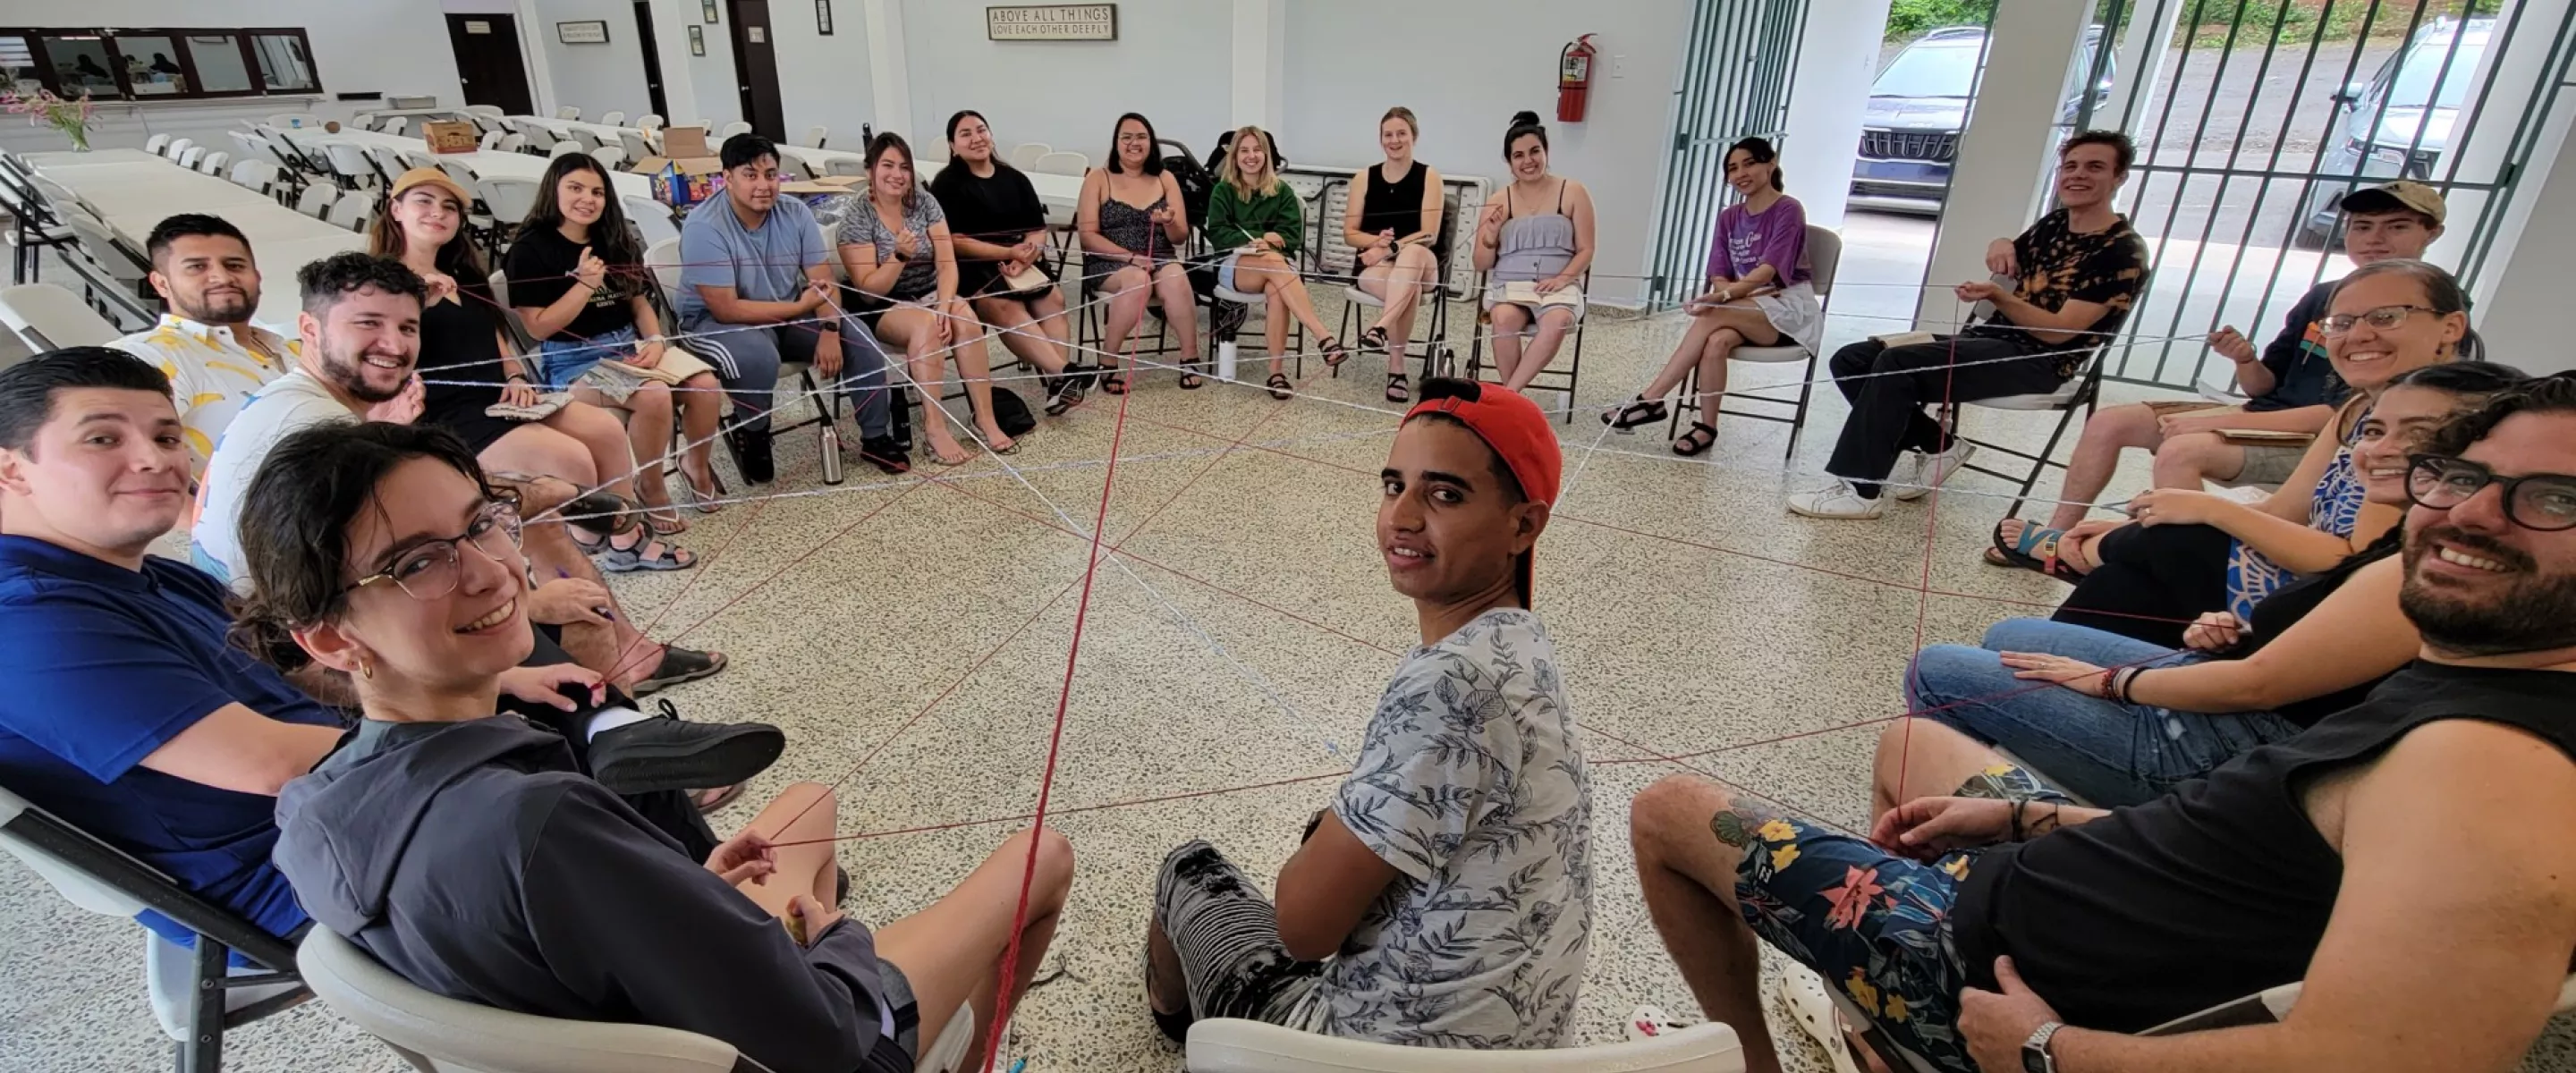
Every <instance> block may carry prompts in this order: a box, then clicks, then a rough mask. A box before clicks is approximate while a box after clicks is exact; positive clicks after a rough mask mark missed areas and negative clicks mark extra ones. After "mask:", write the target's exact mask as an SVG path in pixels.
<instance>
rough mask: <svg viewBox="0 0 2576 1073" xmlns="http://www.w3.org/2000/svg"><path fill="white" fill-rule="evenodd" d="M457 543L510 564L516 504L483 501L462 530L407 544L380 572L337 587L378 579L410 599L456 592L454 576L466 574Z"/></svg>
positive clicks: (353, 587)
mask: <svg viewBox="0 0 2576 1073" xmlns="http://www.w3.org/2000/svg"><path fill="white" fill-rule="evenodd" d="M460 544H470V545H472V546H473V548H474V552H475V554H478V555H481V556H482V557H484V558H486V559H490V560H492V561H493V562H495V563H499V564H501V565H502V566H505V567H506V566H509V565H510V560H509V559H508V558H506V556H511V555H515V554H517V553H518V551H519V508H518V506H517V505H516V504H513V503H509V502H499V501H496V502H493V503H489V504H485V505H484V507H483V509H482V510H479V511H476V512H475V513H474V520H473V521H471V522H468V523H466V526H465V531H464V532H462V533H459V534H457V535H455V536H452V537H449V538H447V539H445V540H431V541H426V542H423V543H420V544H415V545H413V546H411V547H409V548H406V549H404V550H403V553H402V554H401V555H400V556H397V557H396V558H395V559H394V562H393V565H392V566H389V567H386V568H385V570H384V571H383V572H382V573H376V574H369V575H367V576H365V577H362V578H359V579H358V580H357V581H355V582H353V583H351V584H350V585H349V587H348V588H346V589H342V590H340V591H342V592H355V591H357V590H359V589H363V588H366V587H367V586H369V585H373V584H375V583H377V582H379V581H390V582H393V583H394V587H395V588H398V589H401V590H402V591H403V595H406V596H409V597H411V598H412V599H415V600H435V599H438V598H439V597H441V596H445V595H447V594H448V593H451V592H455V591H456V583H457V580H458V579H459V578H461V577H463V576H464V575H465V571H464V569H463V564H462V563H461V562H460V561H459V560H458V554H459V553H458V552H457V550H456V549H457V546H458V545H460Z"/></svg>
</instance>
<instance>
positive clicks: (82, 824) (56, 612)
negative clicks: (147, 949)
mask: <svg viewBox="0 0 2576 1073" xmlns="http://www.w3.org/2000/svg"><path fill="white" fill-rule="evenodd" d="M231 628H232V616H231V615H229V614H227V613H226V612H225V611H224V590H223V587H222V586H221V585H219V584H217V583H216V582H215V580H214V579H213V578H210V577H207V576H206V575H205V574H202V573H199V572H198V571H197V570H196V569H195V568H193V567H188V566H183V565H180V564H178V563H175V562H171V561H169V560H167V559H158V558H146V559H145V560H144V561H143V569H142V570H141V571H139V572H138V571H133V570H127V569H125V568H124V567H121V566H117V565H115V564H113V563H109V562H104V561H102V560H99V559H93V558H91V557H89V556H87V555H83V554H80V553H79V552H75V551H70V550H66V549H64V548H60V547H57V546H55V545H52V544H48V543H46V542H44V541H41V540H36V539H33V538H30V537H19V536H0V638H7V643H5V644H0V683H5V685H6V688H0V785H5V786H7V787H8V788H9V789H10V790H11V791H13V792H15V793H17V794H18V795H19V796H21V797H24V798H26V799H27V800H28V801H29V802H30V803H32V804H34V805H35V806H36V807H38V808H41V809H44V810H45V811H47V812H50V813H53V814H54V815H56V816H59V817H61V818H62V819H63V820H64V821H65V822H68V823H70V824H72V825H74V826H76V827H79V828H81V829H82V830H84V831H87V832H89V833H90V834H92V835H95V836H97V837H99V838H100V839H103V840H105V841H107V842H108V843H109V844H111V845H114V846H116V847H117V848H118V849H122V850H124V851H125V852H127V853H130V854H133V855H134V856H135V857H137V858H140V859H141V860H143V861H144V862H145V863H147V864H150V865H151V866H153V867H154V868H158V869H160V870H161V871H162V872H163V873H165V874H167V875H169V876H170V877H171V878H173V879H176V880H178V881H179V883H180V884H181V885H183V886H185V887H188V888H189V889H191V890H193V891H195V892H197V893H198V894H199V895H201V896H203V897H205V898H207V899H208V900H210V901H213V902H215V903H216V904H218V905H222V906H225V907H227V908H230V909H231V910H232V911H234V912H236V913H239V914H241V915H242V916H244V917H247V918H249V919H250V921H251V922H252V923H255V924H258V925H259V926H260V927H262V928H265V929H267V930H268V931H269V932H271V933H272V934H276V935H280V936H283V935H286V934H287V933H289V932H292V931H294V930H295V929H296V928H297V927H300V926H301V925H302V924H303V923H304V920H305V915H304V909H303V907H301V906H299V905H297V904H296V901H295V892H294V891H293V890H291V889H289V888H288V887H287V885H286V877H285V876H283V875H281V874H279V872H278V871H277V869H276V867H275V866H273V865H271V864H270V863H269V860H268V851H269V849H270V847H272V846H274V845H276V844H277V822H276V811H277V799H276V798H273V797H267V796H263V795H260V794H245V793H236V792H233V791H231V790H220V789H216V788H215V787H212V786H207V785H204V784H202V783H194V782H189V781H188V780H186V779H180V778H174V777H172V776H169V775H164V774H161V773H160V772H157V771H152V770H150V769H147V768H144V767H142V766H141V764H142V760H143V758H144V757H146V756H149V755H151V754H152V752H153V750H156V749H159V748H160V747H161V746H162V745H164V744H166V743H168V742H169V740H170V739H172V738H174V737H177V736H178V735H179V733H180V732H181V731H184V730H186V729H188V728H189V727H190V726H192V725H195V723H196V722H197V720H199V719H203V718H205V717H206V716H208V715H210V714H212V713H213V712H214V711H215V710H216V709H218V708H221V707H223V706H224V705H227V704H233V703H240V704H242V705H244V706H245V707H248V708H249V709H250V710H252V711H255V712H258V713H260V714H262V715H265V716H268V717H269V718H271V719H277V720H281V721H284V722H290V723H309V724H313V725H317V726H339V725H341V719H340V718H339V716H338V715H337V714H336V713H334V712H333V711H332V710H331V709H329V708H325V707H323V706H322V705H321V704H319V703H316V702H315V701H314V700H313V699H312V698H311V697H309V696H306V695H305V693H304V692H303V691H302V690H299V689H297V688H295V686H293V685H292V684H290V683H288V682H287V680H286V678H285V677H284V676H283V675H280V674H278V673H277V671H276V670H275V669H273V668H271V667H269V666H268V665H266V664H263V663H260V662H259V661H257V660H254V659H252V658H251V657H250V655H249V654H248V653H245V652H243V651H242V650H240V649H238V648H235V647H233V646H232V645H231V644H229V643H228V642H227V641H226V640H225V633H226V631H228V630H230V629H231ZM138 919H139V920H141V921H142V923H143V924H144V926H146V927H149V928H151V929H153V930H154V931H157V932H160V933H161V934H163V935H166V936H169V937H170V938H171V939H172V940H173V941H176V942H178V943H180V944H181V945H189V944H191V943H193V942H194V936H193V935H191V934H190V933H189V931H188V930H187V929H186V928H183V927H180V926H179V925H178V924H177V923H175V922H173V921H171V920H169V919H167V918H165V917H162V916H161V915H160V914H158V913H153V912H148V911H147V912H145V913H143V914H142V915H141V916H140V917H138Z"/></svg>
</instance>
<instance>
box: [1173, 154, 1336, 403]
mask: <svg viewBox="0 0 2576 1073" xmlns="http://www.w3.org/2000/svg"><path fill="white" fill-rule="evenodd" d="M1278 159H1279V158H1278V153H1277V148H1276V146H1275V144H1274V143H1273V142H1272V141H1271V140H1270V135H1269V133H1268V132H1266V131H1264V130H1262V129H1261V128H1259V127H1245V128H1243V129H1241V130H1238V131H1235V132H1234V142H1233V144H1232V145H1231V146H1229V147H1228V148H1227V150H1226V154H1225V163H1224V164H1222V165H1220V166H1219V167H1218V168H1217V179H1216V189H1215V190H1214V191H1213V192H1211V193H1210V194H1209V196H1208V217H1207V237H1208V245H1210V246H1213V247H1215V248H1216V249H1219V250H1223V251H1227V252H1226V253H1224V254H1223V256H1224V258H1225V259H1224V260H1222V261H1219V262H1217V267H1216V284H1217V286H1219V287H1223V288H1225V289H1226V290H1229V291H1240V292H1243V293H1246V294H1259V295H1262V296H1263V297H1264V300H1265V301H1266V302H1267V303H1268V304H1269V307H1270V312H1269V314H1268V315H1267V316H1264V317H1263V318H1262V334H1263V336H1264V341H1265V342H1266V343H1267V344H1268V345H1269V347H1270V379H1269V380H1268V381H1267V384H1268V386H1269V388H1270V397H1271V398H1274V399H1280V400H1285V399H1287V398H1288V397H1289V396H1291V395H1293V394H1295V392H1294V391H1293V390H1292V389H1291V387H1290V385H1289V383H1288V377H1287V375H1286V374H1285V373H1282V372H1280V371H1279V370H1280V362H1281V361H1282V360H1283V359H1284V358H1285V357H1286V356H1287V355H1286V353H1285V351H1286V350H1287V349H1288V318H1289V317H1295V318H1297V320H1298V322H1299V323H1301V324H1304V325H1305V326H1306V330H1307V331H1309V332H1312V333H1314V336H1315V345H1316V348H1317V349H1320V350H1322V351H1323V352H1324V364H1326V365H1328V366H1338V365H1340V364H1341V363H1342V362H1344V361H1347V360H1349V358H1350V356H1351V355H1350V351H1349V350H1348V349H1347V348H1345V347H1343V346H1342V343H1341V340H1338V339H1335V338H1333V336H1332V333H1330V332H1327V331H1325V330H1324V321H1323V318H1321V317H1318V316H1316V315H1315V299H1314V297H1313V296H1311V295H1309V294H1307V293H1306V281H1305V280H1303V279H1301V278H1299V277H1298V275H1297V266H1296V264H1295V263H1294V261H1295V258H1296V256H1297V255H1298V254H1299V253H1300V252H1301V251H1303V250H1304V249H1305V247H1306V213H1305V205H1304V202H1303V201H1301V200H1300V199H1299V198H1298V197H1297V191H1296V190H1294V189H1292V188H1291V187H1289V185H1288V184H1287V183H1286V182H1284V181H1282V180H1281V179H1280V178H1279V167H1278ZM1220 300H1221V299H1220ZM1283 314H1285V315H1283ZM1219 323H1224V322H1223V320H1222V319H1220V321H1219ZM1231 327H1232V326H1231V325H1228V326H1227V327H1226V328H1220V329H1218V330H1217V331H1216V333H1215V334H1216V335H1217V336H1218V339H1217V341H1218V342H1225V341H1226V337H1228V336H1230V335H1231V334H1232V332H1231V331H1230V330H1229V329H1230V328H1231ZM1198 380H1199V378H1198V377H1196V376H1190V375H1183V376H1182V377H1181V386H1182V387H1184V388H1194V387H1197V386H1199V384H1198Z"/></svg>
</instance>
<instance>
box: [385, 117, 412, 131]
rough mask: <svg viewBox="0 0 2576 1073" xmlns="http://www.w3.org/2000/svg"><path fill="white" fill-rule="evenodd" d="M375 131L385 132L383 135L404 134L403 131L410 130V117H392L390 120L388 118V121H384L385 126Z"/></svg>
mask: <svg viewBox="0 0 2576 1073" xmlns="http://www.w3.org/2000/svg"><path fill="white" fill-rule="evenodd" d="M377 129H378V130H382V131H384V132H385V133H387V134H401V133H404V132H405V131H408V130H410V129H411V117H410V116H401V115H398V116H394V117H392V118H390V119H387V120H385V125H384V126H382V127H379V128H377Z"/></svg>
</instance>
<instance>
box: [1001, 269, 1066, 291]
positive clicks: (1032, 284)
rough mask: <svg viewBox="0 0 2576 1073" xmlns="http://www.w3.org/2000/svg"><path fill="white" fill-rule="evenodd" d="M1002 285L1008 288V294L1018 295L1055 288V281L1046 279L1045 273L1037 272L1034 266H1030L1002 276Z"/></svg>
mask: <svg viewBox="0 0 2576 1073" xmlns="http://www.w3.org/2000/svg"><path fill="white" fill-rule="evenodd" d="M1002 285H1003V286H1005V287H1009V288H1010V289H1011V290H1010V293H1013V294H1018V293H1022V292H1036V291H1043V290H1046V289H1048V288H1050V287H1053V286H1055V281H1054V280H1051V279H1048V278H1047V274H1046V273H1044V272H1040V271H1038V269H1037V266H1036V265H1030V266H1028V267H1027V268H1023V269H1021V270H1019V271H1018V272H1016V273H1013V274H1011V275H1007V276H1003V277H1002Z"/></svg>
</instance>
